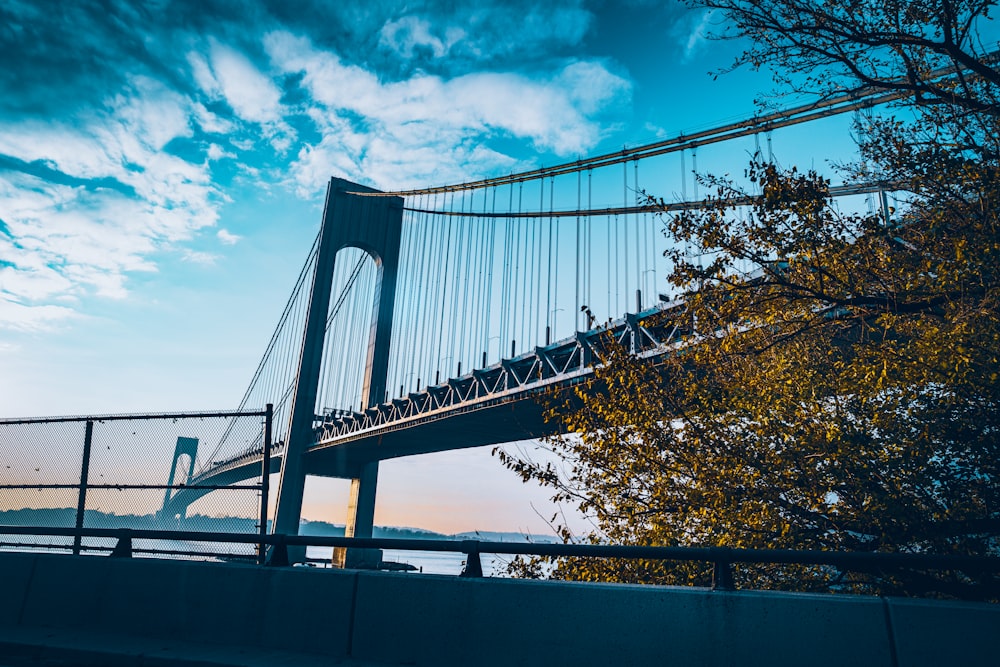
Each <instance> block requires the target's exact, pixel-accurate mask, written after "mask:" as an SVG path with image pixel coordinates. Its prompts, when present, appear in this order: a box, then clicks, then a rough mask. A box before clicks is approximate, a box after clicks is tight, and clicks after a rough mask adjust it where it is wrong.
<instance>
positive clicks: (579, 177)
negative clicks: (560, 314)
mask: <svg viewBox="0 0 1000 667" xmlns="http://www.w3.org/2000/svg"><path fill="white" fill-rule="evenodd" d="M582 189H583V172H582V171H578V172H576V210H577V211H578V213H577V216H576V264H575V269H574V272H573V274H574V279H573V327H574V329H575V330H576V331H580V215H579V210H580V194H581V191H582Z"/></svg>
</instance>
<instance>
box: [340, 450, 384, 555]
mask: <svg viewBox="0 0 1000 667" xmlns="http://www.w3.org/2000/svg"><path fill="white" fill-rule="evenodd" d="M377 486H378V461H372V462H371V463H369V464H367V465H365V466H362V468H361V469H360V470H359V471H358V473H357V476H356V477H354V478H352V479H351V495H350V499H349V500H348V504H347V525H346V526H345V527H344V535H345V536H346V537H372V531H373V530H374V528H375V490H376V487H377ZM381 561H382V550H381V549H345V548H343V547H337V548H335V549H334V550H333V560H332V563H333V566H334V567H350V568H362V569H375V568H377V567H378V564H379V563H380V562H381Z"/></svg>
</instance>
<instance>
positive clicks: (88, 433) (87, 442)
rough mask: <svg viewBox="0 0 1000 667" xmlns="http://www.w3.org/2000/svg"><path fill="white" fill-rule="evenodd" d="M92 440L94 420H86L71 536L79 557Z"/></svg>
mask: <svg viewBox="0 0 1000 667" xmlns="http://www.w3.org/2000/svg"><path fill="white" fill-rule="evenodd" d="M93 440H94V420H92V419H88V420H87V428H86V430H85V431H84V433H83V463H82V464H81V466H80V496H79V499H78V500H77V503H76V534H75V535H74V536H73V553H74V554H75V555H77V556H79V555H80V547H81V546H82V543H83V536H82V535H80V530H81V529H82V528H83V514H84V512H85V511H86V508H87V478H88V477H89V476H90V446H91V444H92V443H93Z"/></svg>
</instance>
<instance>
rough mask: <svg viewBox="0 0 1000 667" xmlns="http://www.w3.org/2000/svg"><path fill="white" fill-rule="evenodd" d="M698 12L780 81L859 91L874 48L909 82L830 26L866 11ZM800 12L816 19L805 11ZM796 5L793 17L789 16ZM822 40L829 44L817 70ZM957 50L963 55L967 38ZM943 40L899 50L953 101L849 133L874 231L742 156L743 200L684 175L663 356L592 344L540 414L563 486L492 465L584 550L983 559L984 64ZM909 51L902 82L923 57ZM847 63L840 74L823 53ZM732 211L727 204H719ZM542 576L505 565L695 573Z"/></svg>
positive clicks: (883, 579) (987, 282)
mask: <svg viewBox="0 0 1000 667" xmlns="http://www.w3.org/2000/svg"><path fill="white" fill-rule="evenodd" d="M701 4H703V5H706V6H710V7H718V8H721V9H723V11H728V12H729V14H728V16H730V17H731V18H732V19H733V20H734V21H735V25H736V27H737V29H739V30H740V31H742V34H745V35H748V36H750V37H752V38H754V40H755V41H754V46H752V47H751V49H750V51H748V54H747V55H746V56H744V60H745V61H746V62H748V63H750V64H759V63H763V62H770V60H769V59H773V58H778V57H781V58H785V59H788V60H789V61H790V62H791V63H792V65H791V71H792V72H793V73H794V72H796V71H798V70H802V69H805V68H806V67H807V66H808V65H810V63H811V64H823V65H824V66H827V67H830V66H835V65H838V64H840V65H841V66H842V67H843V69H842V70H841V72H840V74H842V75H843V76H842V81H846V80H851V77H853V80H854V81H855V82H857V83H860V84H863V85H871V84H872V83H873V82H874V83H876V84H877V83H878V82H877V81H875V80H874V78H873V77H872V76H867V75H863V74H859V73H858V72H859V71H862V70H861V68H862V67H863V66H866V65H867V64H868V63H870V62H871V60H872V58H874V56H870V55H866V52H865V51H864V50H863V49H861V47H862V46H868V45H872V44H874V46H873V49H874V52H875V53H877V54H878V53H883V52H885V53H896V54H902V55H900V56H899V57H900V59H901V60H900V62H902V63H904V65H905V66H906V67H907V68H910V69H913V68H915V67H916V66H915V65H914V64H913V63H914V62H915V61H916V57H915V56H912V55H908V54H910V51H908V49H916V47H913V46H912V45H911V44H910V43H909V42H905V43H904V42H902V40H898V39H896V38H889V37H884V38H883V41H881V42H873V41H872V40H874V39H875V37H872V35H878V34H881V33H878V32H877V31H876V30H874V29H869V30H868V31H867V32H866V33H864V35H861V33H857V34H855V33H851V32H849V31H848V30H847V29H846V28H843V27H840V26H842V25H843V23H844V21H843V20H841V19H842V17H845V16H849V15H854V13H856V12H857V10H858V8H859V7H862V6H865V7H867V6H868V5H872V6H874V3H866V2H826V3H804V2H803V3H800V2H767V3H765V2H746V3H743V2H711V1H708V2H704V3H701ZM815 7H820V8H822V9H824V10H826V11H828V12H829V13H828V14H827V16H826V17H818V16H817V14H816V12H815V11H813V9H814V8H815ZM885 7H886V8H887V9H886V10H885V12H883V13H882V14H880V15H879V16H881V17H882V19H880V20H886V21H888V19H885V15H886V12H888V11H889V10H891V9H893V8H895V10H896V11H897V12H898V13H899V16H900V17H903V18H905V20H902V19H899V20H897V23H898V24H899V25H903V26H906V27H908V28H912V30H911V32H913V33H914V34H917V33H920V34H924V33H927V34H934V33H935V31H944V32H945V33H948V30H951V33H948V34H952V35H954V34H956V32H955V29H954V27H952V28H947V26H948V25H953V24H954V23H955V21H956V20H957V19H955V18H954V16H955V15H956V14H955V12H956V11H957V10H956V9H955V7H956V4H955V3H895V4H893V3H888V4H886V5H885ZM914 7H916V9H913V8H914ZM962 7H964V9H963V11H964V12H965V14H962V15H963V16H965V17H966V18H965V19H964V21H965V23H968V22H969V17H970V16H971V15H972V13H974V12H979V13H978V15H979V16H983V15H985V9H986V6H981V5H962ZM744 8H749V9H745V10H744ZM807 8H813V9H809V10H808V11H807ZM935 8H936V9H935ZM765 10H771V11H772V15H770V16H765V15H764V14H763V13H762V12H764V11H765ZM918 10H919V11H918ZM932 10H934V11H932ZM743 11H745V12H747V13H740V12H743ZM796 11H798V12H800V14H801V16H804V17H805V18H802V19H801V20H799V22H798V23H796V22H794V21H792V20H791V18H790V17H792V18H794V17H796V16H799V15H798V14H796V13H795V12H796ZM921 12H923V13H921ZM935 12H941V13H942V14H941V15H939V14H938V13H935ZM949 12H951V13H949ZM949 17H950V18H949ZM765 19H768V20H765ZM772 19H773V20H772ZM838 21H839V22H838ZM921 21H923V23H921ZM949 22H950V23H949ZM830 25H833V26H834V28H829V27H828V26H830ZM942 26H944V27H942ZM836 31H839V32H836ZM833 34H839V35H841V36H843V37H844V39H846V40H848V42H847V43H845V44H844V45H843V46H841V47H837V48H838V49H839V50H835V51H834V52H833V55H829V54H828V52H829V51H830V49H831V48H833V47H831V46H830V42H829V39H831V38H830V37H829V35H833ZM961 34H963V35H965V37H963V38H962V39H964V40H966V41H967V39H968V34H969V31H968V30H965V32H962V33H961ZM866 35H867V36H866ZM850 40H854V41H853V42H852V41H850ZM948 40H951V41H952V42H955V41H956V38H955V37H947V34H946V36H945V38H944V39H943V40H942V41H943V42H944V43H945V46H943V47H940V48H938V50H935V48H937V47H935V48H931V47H921V48H926V49H927V53H928V54H931V55H933V54H937V53H939V52H942V51H943V52H945V53H946V54H948V57H950V58H953V59H954V62H955V63H956V64H960V65H962V66H963V67H965V69H966V70H967V71H966V73H964V74H955V75H954V76H952V78H950V79H937V78H935V79H933V81H930V80H929V79H928V81H929V83H927V85H929V86H936V87H937V88H933V90H939V91H942V90H944V89H948V88H953V87H954V88H957V89H959V90H960V91H964V92H962V95H961V96H955V95H953V96H951V97H949V96H948V94H945V93H944V92H938V93H934V99H936V100H937V101H938V102H940V104H934V105H929V106H926V107H924V106H919V105H918V109H919V113H918V115H917V116H916V118H915V120H913V121H911V122H908V123H903V122H901V121H898V120H895V119H893V118H891V117H890V118H887V119H881V120H874V121H872V122H871V123H870V124H869V126H868V127H867V128H866V133H865V135H864V136H866V137H867V139H866V140H865V142H863V144H862V146H861V153H862V155H863V157H864V160H863V161H862V162H861V163H860V164H859V165H855V166H854V167H853V171H852V172H851V173H850V174H849V175H853V176H854V177H858V178H861V177H863V178H866V179H871V178H875V179H880V180H883V181H884V182H887V183H893V184H895V185H894V186H893V187H895V188H896V189H898V190H899V191H900V192H902V193H909V195H908V196H907V197H905V198H904V201H903V204H902V205H901V206H900V210H898V211H893V213H892V215H891V216H887V215H886V214H885V212H883V211H879V212H878V213H870V214H866V213H843V212H841V211H840V210H839V209H838V207H837V206H836V204H835V203H834V202H833V201H832V200H831V198H830V195H829V183H828V182H827V181H826V180H825V179H823V178H821V177H819V176H818V175H816V174H815V173H812V172H810V173H799V172H798V171H797V170H795V169H791V170H788V171H782V170H780V169H778V168H777V167H776V166H775V165H773V164H768V163H765V162H763V161H760V160H755V161H753V162H752V163H751V165H750V167H749V169H748V173H747V175H748V177H749V180H750V182H751V184H752V187H751V188H750V191H749V192H748V191H744V190H743V189H741V188H740V187H738V186H736V185H734V184H733V183H732V182H729V181H727V180H725V179H718V178H706V179H704V183H705V185H706V186H709V187H710V190H711V191H712V192H713V195H712V196H711V197H709V198H708V199H707V200H706V202H705V207H704V208H702V209H700V210H691V211H685V212H682V213H680V214H678V215H675V216H673V217H669V218H666V225H665V227H666V233H667V235H668V237H669V238H670V239H671V240H672V241H673V242H674V246H673V247H675V248H677V250H674V251H672V252H670V253H669V254H670V258H671V260H672V261H673V264H674V270H673V274H672V275H671V277H670V280H671V282H672V283H673V284H674V285H675V286H677V287H679V288H680V289H681V290H683V292H684V298H683V306H682V307H680V308H675V309H673V310H671V311H667V312H665V313H664V314H663V315H662V317H664V318H666V319H667V320H668V321H669V322H670V323H671V324H674V325H676V326H677V328H678V331H679V332H682V335H681V337H680V338H679V340H678V343H677V344H676V345H675V346H674V348H673V349H672V350H671V351H670V352H669V353H667V354H664V355H662V356H661V357H660V358H658V359H657V360H656V361H655V363H650V362H646V361H642V360H639V359H636V358H633V357H630V356H629V355H627V354H625V353H624V352H615V351H612V352H611V353H610V354H609V355H608V356H607V357H606V358H605V359H603V362H604V365H603V367H601V368H600V369H599V370H598V371H597V372H596V373H595V378H594V380H593V382H592V383H591V384H590V385H589V386H587V387H584V388H580V389H578V390H577V391H576V392H575V396H573V397H572V400H567V401H563V400H562V399H560V400H558V401H555V402H554V403H553V406H552V410H551V415H550V416H551V418H553V419H560V420H562V421H563V425H564V426H565V428H566V430H567V431H569V435H567V436H562V437H558V438H553V439H551V440H550V445H551V447H552V449H553V450H554V451H555V452H556V453H557V454H558V455H559V456H560V457H561V458H563V459H564V460H565V461H567V462H568V463H569V464H570V465H568V466H566V467H565V470H566V472H564V473H560V472H559V470H558V469H557V468H555V467H553V466H542V465H539V464H536V463H533V462H531V461H527V460H523V459H521V458H519V457H517V456H512V455H508V454H504V455H502V459H503V460H504V462H505V463H506V464H507V465H508V466H509V467H511V468H513V469H514V470H516V471H517V472H519V473H520V474H521V475H522V477H524V478H525V479H535V480H538V481H540V482H542V483H543V484H547V485H549V486H551V487H553V489H554V490H555V497H556V499H558V500H561V501H572V502H575V503H576V504H577V505H578V506H579V507H580V509H581V510H582V511H584V512H585V513H587V514H589V515H591V516H592V517H593V518H594V521H595V526H596V528H595V530H594V531H593V533H592V534H590V535H587V536H584V537H583V539H585V540H589V541H611V542H615V543H629V544H659V545H697V546H713V545H724V546H732V547H746V548H799V549H824V550H850V551H857V550H874V551H904V552H905V551H909V552H932V553H954V554H969V555H972V554H977V555H983V554H994V555H996V554H998V553H1000V275H998V274H1000V219H998V211H1000V160H998V156H1000V150H998V143H997V142H998V137H1000V131H998V130H1000V127H998V125H1000V123H998V116H997V115H996V113H995V110H996V108H997V107H996V104H995V100H996V92H997V88H998V84H997V82H996V81H995V80H994V79H991V78H990V77H988V76H984V75H981V74H979V72H980V71H981V70H982V69H983V68H985V69H988V70H990V71H993V70H992V68H991V65H989V64H988V63H987V61H986V60H984V59H982V58H980V59H978V60H977V63H978V64H979V65H980V67H971V66H970V67H966V64H965V63H964V61H960V59H959V56H958V55H955V49H954V47H953V46H951V45H950V42H949V41H948ZM966 41H961V40H958V41H957V43H958V44H959V45H961V44H965V43H966ZM900 43H903V44H904V45H903V46H900V45H899V44H900ZM851 54H855V55H853V56H851ZM931 55H928V56H927V57H926V58H925V59H924V61H923V63H924V65H921V67H922V68H923V69H921V71H929V69H930V68H936V67H937V66H938V65H939V64H940V63H939V62H937V61H936V60H933V61H932V59H931ZM833 56H836V57H833ZM848 57H850V58H853V60H851V61H850V62H851V63H854V66H853V67H851V66H848V65H845V64H844V62H843V61H842V60H840V59H839V58H845V59H846V58H848ZM934 58H937V56H934ZM897 78H898V77H897ZM903 78H904V79H905V78H906V77H905V76H904V77H903ZM831 80H832V79H831ZM922 85H924V84H920V83H919V82H918V86H922ZM930 90H931V89H922V88H919V89H915V90H914V93H915V94H917V93H919V94H920V95H922V96H923V97H921V98H914V99H916V100H917V101H918V102H919V101H920V100H921V99H923V100H926V99H927V98H928V97H930V96H931V92H929V91H930ZM756 192H759V196H754V195H755V193H756ZM747 198H752V203H751V204H750V205H738V204H735V203H734V202H739V201H746V200H747ZM688 247H693V248H694V249H695V252H694V253H688V252H686V251H685V250H683V249H684V248H688ZM563 534H564V537H565V538H566V539H572V538H573V536H571V535H570V534H569V533H568V532H567V531H564V533H563ZM547 567H548V569H546V567H544V564H543V563H541V562H540V561H538V560H536V561H520V562H518V563H516V564H515V570H518V571H519V572H520V573H521V574H529V575H530V574H538V573H540V572H548V574H550V575H551V576H556V577H567V578H581V579H587V580H594V579H601V580H620V581H638V582H660V583H707V581H708V576H709V574H708V571H707V570H706V569H704V568H700V567H697V566H691V565H683V566H677V565H671V564H664V563H651V562H613V561H603V562H597V561H581V560H573V559H563V560H560V561H558V562H556V563H554V564H550V565H548V566H547ZM740 576H741V577H742V578H743V579H744V584H746V585H751V586H762V587H775V588H793V589H801V590H829V589H831V588H832V589H853V590H861V591H868V592H882V593H894V594H944V595H950V596H956V597H976V596H979V597H981V596H983V595H984V594H985V595H992V596H994V597H995V596H996V595H997V593H996V588H995V587H994V588H993V589H991V592H987V593H984V592H983V589H982V588H978V589H977V588H976V586H974V584H976V583H977V582H976V581H975V580H974V578H972V577H970V576H969V575H968V574H962V573H954V572H952V573H931V572H904V573H860V574H859V573H854V574H841V575H833V574H831V572H830V571H829V570H827V569H824V568H820V567H799V566H794V567H793V566H766V567H763V566H762V567H755V568H743V569H742V570H740ZM978 583H982V582H978Z"/></svg>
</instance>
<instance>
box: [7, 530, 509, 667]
mask: <svg viewBox="0 0 1000 667" xmlns="http://www.w3.org/2000/svg"><path fill="white" fill-rule="evenodd" d="M9 537H11V538H13V539H11V540H10V541H9V542H7V544H5V545H3V546H0V550H9V551H36V550H37V551H52V552H54V553H68V552H69V551H71V550H72V545H73V538H71V537H70V538H66V537H47V536H25V535H19V536H17V537H16V538H14V537H13V536H9ZM115 542H116V540H114V539H110V538H107V539H102V538H84V541H83V546H84V552H85V553H86V552H87V549H86V547H88V546H91V547H104V549H105V550H104V551H96V552H95V551H90V553H92V554H93V553H98V554H102V553H103V554H106V553H107V551H106V550H107V549H110V548H111V547H113V546H114V545H115ZM15 543H16V545H15ZM219 546H220V545H218V544H215V543H210V542H177V541H173V540H142V539H136V540H133V542H132V548H133V550H134V551H133V553H134V555H135V556H136V557H139V558H185V556H184V555H181V554H183V553H195V552H200V553H204V554H205V559H206V560H228V559H227V558H225V557H221V558H217V557H214V554H213V552H217V551H218V550H219ZM224 546H225V547H226V551H228V552H229V554H231V555H237V554H245V555H246V556H252V555H253V554H254V553H255V549H256V547H255V545H252V544H246V545H243V544H227V545H224ZM143 549H155V550H165V551H175V552H180V553H179V554H173V555H171V554H164V553H161V554H156V553H143V552H142V551H141V550H143ZM332 554H333V549H332V548H331V547H309V548H307V549H306V557H307V558H310V559H315V560H318V561H321V562H318V563H314V565H315V566H317V567H324V566H327V565H328V564H329V562H330V559H331V557H332ZM465 558H466V556H465V554H463V553H459V552H454V551H404V550H400V549H385V550H384V551H383V552H382V559H383V560H384V561H386V562H392V563H408V564H410V565H412V566H414V567H415V568H417V570H416V571H415V572H414V573H413V574H445V575H458V574H460V573H461V572H462V569H463V568H464V567H465ZM511 558H512V556H507V555H503V554H482V555H481V556H480V562H481V563H482V566H483V576H486V577H505V576H507V574H506V572H507V563H508V562H509V561H510V559H511ZM248 562H249V559H248ZM0 667H2V666H0Z"/></svg>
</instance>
